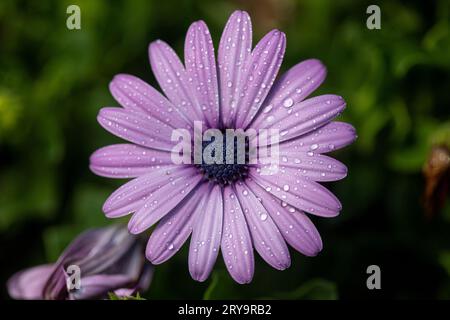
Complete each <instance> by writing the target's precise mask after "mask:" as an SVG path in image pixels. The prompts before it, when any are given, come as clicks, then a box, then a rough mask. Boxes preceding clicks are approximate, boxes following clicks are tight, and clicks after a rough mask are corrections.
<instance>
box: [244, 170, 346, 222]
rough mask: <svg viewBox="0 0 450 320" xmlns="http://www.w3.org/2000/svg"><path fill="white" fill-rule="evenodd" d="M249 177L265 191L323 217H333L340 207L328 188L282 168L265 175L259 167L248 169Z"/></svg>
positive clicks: (300, 208)
mask: <svg viewBox="0 0 450 320" xmlns="http://www.w3.org/2000/svg"><path fill="white" fill-rule="evenodd" d="M250 176H251V178H252V179H253V180H254V181H255V182H256V183H257V184H259V185H260V186H261V187H263V188H264V189H266V191H268V192H270V193H272V194H273V195H274V196H276V197H277V198H278V199H280V200H282V201H284V202H285V203H287V204H290V205H291V206H294V207H295V208H298V209H299V210H303V211H306V212H309V213H311V214H315V215H318V216H323V217H335V216H337V215H338V214H339V211H340V210H341V209H342V206H341V203H340V202H339V200H338V199H337V198H336V197H335V196H334V195H333V194H332V193H331V192H330V191H328V189H326V188H325V187H323V186H322V185H320V184H318V183H317V182H314V181H310V180H307V179H306V178H301V177H295V176H292V175H290V174H289V173H287V172H286V171H285V172H283V170H278V172H277V173H274V174H272V175H266V173H265V172H264V171H261V170H260V169H259V168H258V169H256V168H254V167H253V168H251V169H250Z"/></svg>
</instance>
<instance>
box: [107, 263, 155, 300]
mask: <svg viewBox="0 0 450 320" xmlns="http://www.w3.org/2000/svg"><path fill="white" fill-rule="evenodd" d="M153 272H154V267H153V266H152V265H151V264H150V263H145V266H144V268H143V270H142V273H141V275H140V276H139V279H138V280H137V281H136V283H134V284H133V286H132V287H129V288H120V289H117V290H115V291H114V293H115V294H116V295H117V296H119V297H126V296H131V295H133V294H135V293H137V292H142V291H146V290H147V289H148V287H149V286H150V283H151V281H152V278H153Z"/></svg>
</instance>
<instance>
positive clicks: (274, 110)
mask: <svg viewBox="0 0 450 320" xmlns="http://www.w3.org/2000/svg"><path fill="white" fill-rule="evenodd" d="M326 73H327V71H326V68H325V66H324V65H323V64H322V62H320V61H319V60H316V59H309V60H306V61H303V62H300V63H299V64H297V65H295V66H294V67H292V68H291V69H289V70H288V71H287V72H286V73H284V74H283V75H282V76H281V78H280V79H279V80H277V81H276V82H275V84H274V85H273V87H272V89H271V90H270V93H269V95H268V97H267V99H266V100H265V101H264V104H263V106H264V108H263V109H262V112H261V113H259V114H258V116H257V117H256V118H255V121H254V123H253V124H252V127H253V128H267V127H269V126H270V125H271V124H272V123H276V122H278V121H280V120H281V119H282V118H284V116H285V115H286V113H287V112H289V110H290V109H292V108H291V107H290V106H293V105H294V104H297V103H299V102H301V101H302V100H303V99H305V98H306V97H307V96H309V95H310V94H311V93H312V92H313V91H314V90H316V89H317V88H318V87H319V86H320V85H321V84H322V82H323V81H324V80H325V77H326ZM286 106H288V107H286ZM291 111H292V110H291Z"/></svg>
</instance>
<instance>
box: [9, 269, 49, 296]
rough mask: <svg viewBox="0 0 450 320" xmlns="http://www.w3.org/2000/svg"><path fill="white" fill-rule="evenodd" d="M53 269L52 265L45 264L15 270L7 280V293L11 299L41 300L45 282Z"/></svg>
mask: <svg viewBox="0 0 450 320" xmlns="http://www.w3.org/2000/svg"><path fill="white" fill-rule="evenodd" d="M53 270H54V266H53V265H52V264H47V265H41V266H37V267H33V268H29V269H25V270H23V271H19V272H17V273H16V274H14V275H13V276H12V277H11V278H10V279H9V280H8V283H7V287H8V293H9V295H10V296H11V298H13V299H23V300H42V299H43V298H44V296H43V289H44V286H45V283H46V282H47V280H48V278H49V277H50V274H51V273H52V272H53Z"/></svg>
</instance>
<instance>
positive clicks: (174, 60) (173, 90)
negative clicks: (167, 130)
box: [148, 40, 204, 123]
mask: <svg viewBox="0 0 450 320" xmlns="http://www.w3.org/2000/svg"><path fill="white" fill-rule="evenodd" d="M148 50H149V57H150V64H151V67H152V70H153V73H154V75H155V77H156V80H158V83H159V86H160V87H161V89H162V90H163V91H164V93H165V94H166V96H167V97H168V98H169V100H170V101H171V102H172V103H173V104H174V105H176V106H178V108H179V110H180V111H181V112H182V113H183V114H184V115H185V116H186V117H187V118H188V119H189V120H190V121H191V123H193V122H194V121H203V120H204V116H203V113H202V110H201V108H200V106H199V105H198V102H197V100H196V97H195V96H194V95H193V94H192V86H191V85H190V82H189V79H188V75H187V74H186V70H185V69H184V66H183V64H182V63H181V61H180V59H179V58H178V56H177V54H176V53H175V51H173V49H172V48H171V47H170V46H169V45H168V44H167V43H165V42H164V41H161V40H157V41H155V42H152V43H151V44H150V46H149V48H148Z"/></svg>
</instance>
